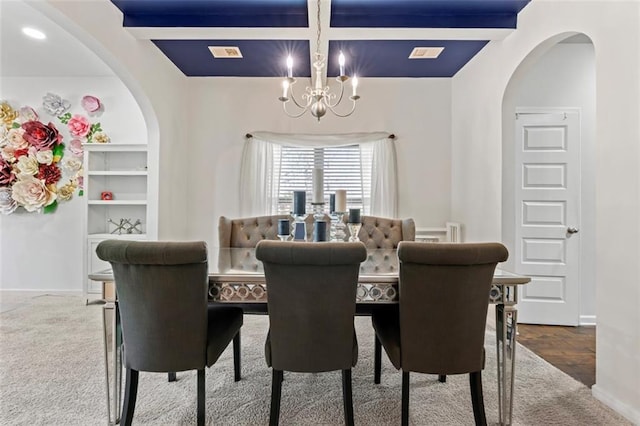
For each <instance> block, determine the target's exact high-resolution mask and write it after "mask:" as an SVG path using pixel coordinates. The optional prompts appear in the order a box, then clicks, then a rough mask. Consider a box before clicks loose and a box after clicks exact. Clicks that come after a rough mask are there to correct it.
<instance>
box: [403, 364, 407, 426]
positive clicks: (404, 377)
mask: <svg viewBox="0 0 640 426" xmlns="http://www.w3.org/2000/svg"><path fill="white" fill-rule="evenodd" d="M402 426H409V372H408V371H403V372H402Z"/></svg>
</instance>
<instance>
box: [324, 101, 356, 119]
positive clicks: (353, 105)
mask: <svg viewBox="0 0 640 426" xmlns="http://www.w3.org/2000/svg"><path fill="white" fill-rule="evenodd" d="M351 102H352V105H351V111H349V112H348V113H346V114H339V113H338V112H336V110H335V109H334V108H333V107H334V106H335V105H333V106H332V105H328V104H327V107H328V108H329V110H331V112H332V113H333V115H335V116H337V117H340V118H344V117H348V116H350V115H351V114H353V112H354V111H355V110H356V101H355V100H354V99H352V100H351Z"/></svg>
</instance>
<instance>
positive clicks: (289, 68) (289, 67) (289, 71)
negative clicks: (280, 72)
mask: <svg viewBox="0 0 640 426" xmlns="http://www.w3.org/2000/svg"><path fill="white" fill-rule="evenodd" d="M287 77H289V78H292V77H293V58H292V57H291V55H289V56H287ZM285 97H286V96H285Z"/></svg>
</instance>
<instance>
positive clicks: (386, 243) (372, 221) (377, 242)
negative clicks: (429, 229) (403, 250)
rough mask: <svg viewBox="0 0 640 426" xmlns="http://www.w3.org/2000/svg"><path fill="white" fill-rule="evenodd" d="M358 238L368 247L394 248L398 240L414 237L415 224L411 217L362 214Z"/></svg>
mask: <svg viewBox="0 0 640 426" xmlns="http://www.w3.org/2000/svg"><path fill="white" fill-rule="evenodd" d="M358 238H360V241H362V242H363V243H364V245H365V246H366V247H367V248H368V249H395V248H397V247H398V244H399V243H400V241H414V240H415V239H416V224H415V222H414V221H413V219H389V218H385V217H377V216H362V228H360V232H358Z"/></svg>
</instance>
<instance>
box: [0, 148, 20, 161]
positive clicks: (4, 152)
mask: <svg viewBox="0 0 640 426" xmlns="http://www.w3.org/2000/svg"><path fill="white" fill-rule="evenodd" d="M0 155H1V156H2V158H4V159H5V160H6V161H7V162H8V163H13V162H14V161H15V159H16V156H15V155H16V149H15V148H14V147H12V146H11V145H9V144H6V145H4V146H3V147H2V148H0Z"/></svg>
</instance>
